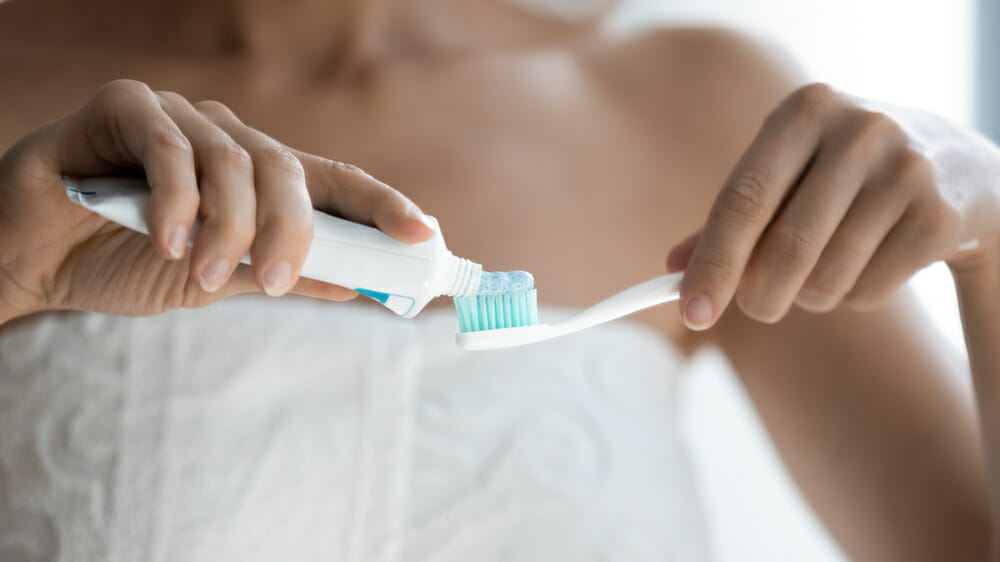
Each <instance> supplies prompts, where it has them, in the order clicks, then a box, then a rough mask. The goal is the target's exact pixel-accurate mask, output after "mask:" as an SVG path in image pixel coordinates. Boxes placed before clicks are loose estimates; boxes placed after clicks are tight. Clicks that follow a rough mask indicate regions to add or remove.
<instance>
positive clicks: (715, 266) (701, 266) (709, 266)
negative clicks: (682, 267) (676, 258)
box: [688, 251, 735, 279]
mask: <svg viewBox="0 0 1000 562" xmlns="http://www.w3.org/2000/svg"><path fill="white" fill-rule="evenodd" d="M695 257H696V261H695V260H692V262H691V264H690V265H689V266H688V272H689V273H688V274H690V272H697V273H696V275H699V276H700V278H701V279H731V278H732V277H733V274H734V273H735V267H734V266H733V264H732V263H731V262H730V261H729V260H727V259H726V258H725V257H723V254H722V253H721V252H716V251H709V252H706V254H703V255H700V256H697V255H696V256H695Z"/></svg>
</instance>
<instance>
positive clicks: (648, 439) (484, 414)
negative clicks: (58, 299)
mask: <svg viewBox="0 0 1000 562" xmlns="http://www.w3.org/2000/svg"><path fill="white" fill-rule="evenodd" d="M566 312H567V311H556V310H543V311H542V312H541V315H542V316H543V318H546V319H551V318H553V317H558V316H559V315H560V314H565V313H566ZM456 330H457V321H456V319H455V315H454V313H453V312H451V311H448V310H428V311H426V312H425V313H423V314H422V315H421V316H420V317H418V318H416V319H413V320H402V319H399V318H397V317H395V316H393V315H391V314H389V313H387V312H385V311H383V310H377V309H375V308H373V307H370V306H365V305H362V304H354V303H351V304H319V303H315V302H312V301H305V300H302V301H295V300H289V299H283V300H281V301H272V300H266V299H262V298H258V297H243V298H236V299H231V300H229V301H226V302H224V303H220V304H219V305H216V306H213V307H210V308H208V309H204V310H197V311H192V310H186V311H177V312H173V313H170V314H166V315H163V316H159V317H155V318H141V319H128V318H114V317H107V316H101V315H96V314H66V315H48V316H39V317H36V318H32V319H28V320H27V321H25V322H21V323H18V324H16V325H13V326H11V327H9V328H7V329H6V330H5V331H4V332H3V333H2V336H0V559H2V560H5V561H16V562H22V561H34V560H44V561H49V560H60V561H79V560H95V561H96V560H100V561H104V560H108V561H115V562H118V561H121V562H135V561H175V560H176V561H184V562H200V561H212V562H217V561H229V560H232V561H240V562H252V561H258V560H259V561H269V562H270V561H276V560H281V561H292V562H297V561H314V560H315V561H352V562H353V561H366V562H367V561H374V562H382V561H386V562H395V561H406V562H410V561H425V560H426V561H430V560H434V561H442V562H444V561H467V560H475V561H477V562H490V561H494V560H497V561H499V560H510V561H529V560H530V561H535V560H538V561H554V560H559V561H578V560H579V561H590V560H595V561H596V560H614V561H647V560H648V561H661V560H662V561H666V560H669V561H701V560H705V559H707V557H708V554H707V547H706V537H705V532H704V524H703V519H702V516H701V513H700V511H699V506H698V501H697V493H696V490H695V487H694V481H693V479H692V475H691V472H690V469H689V466H688V463H687V458H686V456H685V451H684V447H683V443H682V440H681V438H680V434H679V431H678V428H677V422H676V410H677V399H678V392H677V386H678V383H679V379H680V376H681V371H682V369H683V368H684V364H683V363H682V362H681V360H680V357H679V356H678V355H677V354H676V353H675V352H674V350H673V349H672V348H671V347H670V346H669V344H668V343H667V342H666V341H665V340H664V339H663V338H662V337H660V336H659V335H658V334H655V333H653V332H652V331H649V330H647V329H645V328H643V327H641V326H638V325H636V324H632V323H629V322H627V321H623V322H617V323H613V324H611V325H605V326H601V327H598V328H595V329H592V330H588V331H585V332H582V333H579V334H575V335H573V336H568V337H565V338H562V339H558V340H553V341H550V342H546V343H542V344H536V345H532V346H527V347H524V348H519V349H510V350H502V351H494V352H480V353H470V352H463V351H461V350H459V349H458V348H456V347H455V345H454V343H453V334H454V332H455V331H456Z"/></svg>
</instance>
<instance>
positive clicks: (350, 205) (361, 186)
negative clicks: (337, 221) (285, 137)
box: [296, 152, 435, 244]
mask: <svg viewBox="0 0 1000 562" xmlns="http://www.w3.org/2000/svg"><path fill="white" fill-rule="evenodd" d="M296 155H297V156H298V158H299V160H300V161H301V162H302V165H303V167H304V168H305V170H306V180H307V184H308V186H309V193H310V196H311V197H312V200H313V204H314V205H315V206H316V208H318V209H322V210H324V211H329V212H333V213H334V214H336V215H338V216H340V217H343V218H345V219H347V220H351V221H354V222H357V223H361V224H366V225H369V226H374V227H376V228H378V229H379V230H381V231H382V232H385V233H386V234H388V235H389V236H392V237H393V238H395V239H396V240H399V241H400V242H407V243H411V244H412V243H415V242H423V241H424V240H427V239H428V238H430V237H431V236H432V235H433V234H434V231H435V226H434V224H433V223H432V222H431V221H430V219H428V218H427V217H426V216H425V215H424V213H423V212H422V211H421V210H420V208H419V207H417V206H416V205H415V204H414V203H413V202H412V201H410V200H409V199H408V198H406V196H404V195H403V194H402V193H400V192H398V191H396V190H395V189H393V188H391V187H389V186H388V185H386V184H384V183H382V182H381V181H379V180H377V179H375V178H373V177H372V176H370V175H368V174H367V173H366V172H365V171H364V170H362V169H360V168H358V167H357V166H353V165H350V164H343V163H341V162H335V161H333V160H328V159H326V158H321V157H319V156H314V155H311V154H305V153H301V152H296Z"/></svg>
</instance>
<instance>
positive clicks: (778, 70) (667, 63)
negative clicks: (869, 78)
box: [581, 27, 803, 128]
mask: <svg viewBox="0 0 1000 562" xmlns="http://www.w3.org/2000/svg"><path fill="white" fill-rule="evenodd" d="M581 56H582V60H584V61H586V62H587V63H588V64H589V66H590V67H591V68H593V69H594V71H595V72H598V73H601V74H606V75H607V76H608V77H609V78H613V79H614V80H617V81H619V82H620V83H621V84H622V85H623V86H627V87H628V88H627V92H628V93H629V94H630V95H633V96H636V97H638V98H640V99H639V100H638V101H640V102H642V101H644V102H645V103H652V104H655V105H656V106H657V107H662V105H663V103H664V101H665V100H667V101H670V102H673V103H675V104H681V105H684V104H686V105H689V106H690V107H691V108H692V109H697V108H706V109H708V108H711V112H712V114H714V115H716V116H718V117H720V118H725V119H727V120H729V122H730V123H732V122H733V120H735V122H736V123H739V122H742V121H746V120H747V119H749V120H750V121H752V124H753V128H756V127H757V126H759V124H760V121H759V118H760V117H762V116H763V115H764V114H766V113H767V112H768V111H769V110H770V109H771V108H773V107H774V106H775V105H777V103H778V102H779V101H780V100H781V99H783V98H784V97H785V96H786V95H788V93H789V92H790V91H791V90H792V89H793V88H794V87H795V86H796V85H797V84H799V83H801V82H802V81H803V79H802V72H801V71H800V70H799V69H798V68H797V67H796V65H795V64H794V62H793V60H792V58H791V57H790V56H788V54H786V53H785V52H783V51H782V50H781V49H780V48H779V47H778V46H777V45H775V44H773V43H771V42H770V41H768V40H766V39H763V38H760V37H756V36H753V35H749V34H746V33H743V32H740V31H737V30H732V29H725V28H718V27H660V28H654V29H649V30H645V31H641V32H635V33H630V34H625V35H610V36H604V37H602V39H601V40H599V41H595V42H593V43H591V44H590V45H589V46H588V47H586V48H584V49H582V50H581ZM643 98H644V99H643ZM644 106H645V104H643V107H644ZM694 115H698V112H697V111H695V113H694Z"/></svg>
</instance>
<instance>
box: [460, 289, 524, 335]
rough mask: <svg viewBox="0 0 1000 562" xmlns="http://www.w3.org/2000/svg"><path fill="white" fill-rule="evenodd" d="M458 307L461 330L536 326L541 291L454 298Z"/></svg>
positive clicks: (472, 330) (475, 330)
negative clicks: (539, 292)
mask: <svg viewBox="0 0 1000 562" xmlns="http://www.w3.org/2000/svg"><path fill="white" fill-rule="evenodd" d="M455 310H456V311H457V312H458V327H459V330H461V331H462V332H479V331H483V330H497V329H500V328H519V327H522V326H534V325H535V324H537V323H538V292H537V291H536V290H535V289H531V290H530V291H512V292H509V293H502V294H486V295H482V294H481V295H467V296H463V297H455Z"/></svg>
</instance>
